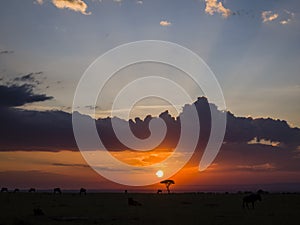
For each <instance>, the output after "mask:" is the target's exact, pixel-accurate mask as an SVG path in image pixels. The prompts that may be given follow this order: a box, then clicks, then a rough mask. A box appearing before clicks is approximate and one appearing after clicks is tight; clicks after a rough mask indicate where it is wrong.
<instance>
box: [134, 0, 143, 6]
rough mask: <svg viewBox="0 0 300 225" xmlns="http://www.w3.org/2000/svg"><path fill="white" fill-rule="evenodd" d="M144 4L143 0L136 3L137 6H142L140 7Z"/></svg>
mask: <svg viewBox="0 0 300 225" xmlns="http://www.w3.org/2000/svg"><path fill="white" fill-rule="evenodd" d="M143 3H144V2H143V1H141V0H139V1H136V4H140V5H142V4H143Z"/></svg>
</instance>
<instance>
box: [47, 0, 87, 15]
mask: <svg viewBox="0 0 300 225" xmlns="http://www.w3.org/2000/svg"><path fill="white" fill-rule="evenodd" d="M52 3H53V4H54V5H55V6H56V7H57V8H59V9H64V8H66V9H70V10H73V11H75V12H81V13H82V14H84V15H90V14H91V12H86V10H87V4H86V3H85V2H84V1H82V0H52Z"/></svg>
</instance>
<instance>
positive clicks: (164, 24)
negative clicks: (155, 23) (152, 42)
mask: <svg viewBox="0 0 300 225" xmlns="http://www.w3.org/2000/svg"><path fill="white" fill-rule="evenodd" d="M159 24H160V25H161V26H163V27H168V26H171V25H172V23H171V22H170V21H167V20H162V21H160V23H159Z"/></svg>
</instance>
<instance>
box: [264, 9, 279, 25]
mask: <svg viewBox="0 0 300 225" xmlns="http://www.w3.org/2000/svg"><path fill="white" fill-rule="evenodd" d="M278 16H279V15H278V14H277V13H274V12H272V11H263V12H262V13H261V17H262V20H263V23H266V22H270V21H273V20H276V19H277V18H278Z"/></svg>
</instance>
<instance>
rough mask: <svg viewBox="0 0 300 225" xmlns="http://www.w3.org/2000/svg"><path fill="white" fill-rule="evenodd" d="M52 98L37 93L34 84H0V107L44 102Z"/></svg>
mask: <svg viewBox="0 0 300 225" xmlns="http://www.w3.org/2000/svg"><path fill="white" fill-rule="evenodd" d="M50 99H53V97H51V96H47V95H44V94H35V93H34V92H33V86H32V85H28V84H24V85H21V86H18V85H11V86H3V85H0V107H15V106H22V105H25V104H27V103H33V102H42V101H46V100H50Z"/></svg>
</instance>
